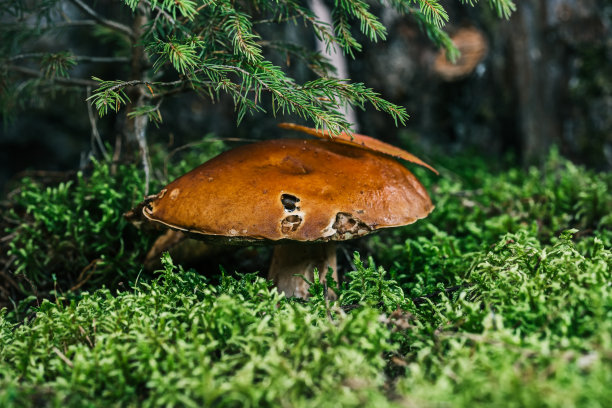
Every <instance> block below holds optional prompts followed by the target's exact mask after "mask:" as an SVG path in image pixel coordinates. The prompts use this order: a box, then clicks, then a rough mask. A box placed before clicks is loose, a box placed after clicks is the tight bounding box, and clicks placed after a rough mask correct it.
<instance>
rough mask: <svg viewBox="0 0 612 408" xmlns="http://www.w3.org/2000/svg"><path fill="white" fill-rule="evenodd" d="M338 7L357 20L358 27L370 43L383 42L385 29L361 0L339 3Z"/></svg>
mask: <svg viewBox="0 0 612 408" xmlns="http://www.w3.org/2000/svg"><path fill="white" fill-rule="evenodd" d="M339 5H340V7H343V8H344V11H345V12H348V13H350V14H352V15H353V16H354V17H356V18H357V20H359V26H360V30H361V32H362V33H364V34H365V35H366V36H367V37H368V38H369V39H370V41H374V42H376V41H377V40H378V39H381V40H384V39H385V38H386V35H387V29H386V28H385V26H384V25H382V23H381V22H380V21H379V20H378V18H377V17H376V16H374V15H373V14H372V13H370V11H369V8H370V6H369V5H368V4H367V3H366V2H364V1H362V0H346V1H345V2H340V3H339Z"/></svg>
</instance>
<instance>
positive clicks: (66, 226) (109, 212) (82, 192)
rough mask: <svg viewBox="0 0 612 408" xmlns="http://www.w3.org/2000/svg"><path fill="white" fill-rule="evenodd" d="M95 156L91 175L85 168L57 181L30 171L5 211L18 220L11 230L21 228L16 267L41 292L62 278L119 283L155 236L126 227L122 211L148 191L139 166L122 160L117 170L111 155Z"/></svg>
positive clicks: (67, 282) (65, 284)
mask: <svg viewBox="0 0 612 408" xmlns="http://www.w3.org/2000/svg"><path fill="white" fill-rule="evenodd" d="M92 164H93V169H92V172H91V174H90V175H89V176H88V177H85V175H84V174H83V173H82V172H79V173H78V174H77V177H76V180H74V181H68V182H66V183H60V184H59V185H57V186H55V187H43V186H41V185H39V184H37V183H36V182H35V181H33V180H31V179H24V180H23V181H22V186H21V190H20V191H19V194H18V195H17V196H16V197H15V198H14V207H13V208H12V209H11V210H10V212H9V213H8V214H7V216H8V218H9V219H11V220H14V222H15V223H16V224H17V226H16V227H14V228H13V229H11V230H9V231H7V232H8V233H9V234H14V235H15V238H14V239H13V240H12V241H11V242H10V249H9V253H8V255H9V256H13V257H15V260H14V264H13V272H14V274H16V275H24V276H25V277H26V278H27V280H28V281H29V282H30V284H31V285H33V286H34V287H35V288H36V289H34V290H35V292H36V293H37V292H38V291H41V292H42V293H41V294H43V295H44V293H45V292H47V291H49V290H50V289H55V287H54V286H57V285H59V288H60V289H62V290H68V289H70V288H78V287H81V286H82V285H84V284H85V283H87V286H99V285H100V284H102V282H104V283H105V284H106V285H111V286H114V285H116V283H117V282H119V281H120V280H123V279H126V278H130V277H135V276H134V274H135V273H137V272H138V270H140V268H141V266H140V259H139V258H140V257H141V256H142V253H143V251H145V250H146V248H147V245H148V244H149V241H150V239H148V238H147V237H146V236H143V235H140V234H137V233H136V231H135V230H133V228H131V227H129V228H128V222H127V221H126V220H125V219H124V217H123V213H124V212H125V211H127V210H128V209H129V208H131V206H133V205H134V204H135V203H137V202H138V201H139V200H140V199H141V198H142V195H143V192H142V178H141V174H140V171H138V170H137V169H136V167H135V166H118V167H117V172H116V173H115V174H112V173H111V170H110V165H109V164H108V163H106V162H96V161H94V162H93V163H92ZM87 286H86V287H87ZM30 290H31V288H29V287H24V288H23V291H24V292H25V293H29V292H30ZM37 294H38V293H37Z"/></svg>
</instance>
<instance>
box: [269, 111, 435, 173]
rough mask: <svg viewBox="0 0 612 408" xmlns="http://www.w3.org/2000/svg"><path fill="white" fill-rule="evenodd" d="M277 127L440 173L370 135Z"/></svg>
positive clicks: (407, 153)
mask: <svg viewBox="0 0 612 408" xmlns="http://www.w3.org/2000/svg"><path fill="white" fill-rule="evenodd" d="M278 127H280V128H282V129H290V130H297V131H299V132H303V133H306V134H309V135H311V136H315V137H318V138H319V139H328V140H330V141H332V142H336V143H343V144H350V145H353V146H359V147H361V148H364V149H369V150H373V151H375V152H379V153H382V154H386V155H387V156H392V157H395V158H398V159H403V160H406V161H409V162H411V163H415V164H418V165H420V166H423V167H425V168H427V169H429V170H431V171H433V172H434V173H436V174H440V173H438V170H436V169H434V168H433V167H431V166H430V165H429V164H427V163H425V162H424V161H423V160H421V159H419V158H418V157H416V156H415V155H414V154H412V153H410V152H407V151H405V150H403V149H400V148H399V147H395V146H393V145H391V144H389V143H385V142H383V141H382V140H378V139H375V138H373V137H370V136H366V135H360V134H359V133H353V134H350V135H349V134H346V133H344V132H343V133H339V134H337V135H332V134H331V133H329V131H327V130H320V129H314V128H310V127H307V126H302V125H297V124H295V123H279V124H278Z"/></svg>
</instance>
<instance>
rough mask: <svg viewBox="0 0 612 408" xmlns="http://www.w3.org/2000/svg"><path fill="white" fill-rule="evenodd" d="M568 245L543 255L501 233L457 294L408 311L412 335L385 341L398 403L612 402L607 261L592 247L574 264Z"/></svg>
mask: <svg viewBox="0 0 612 408" xmlns="http://www.w3.org/2000/svg"><path fill="white" fill-rule="evenodd" d="M574 232H575V231H574ZM571 237H572V234H571V232H567V233H564V234H562V235H561V237H560V238H559V239H557V240H556V242H555V243H554V245H552V246H549V247H545V246H543V245H542V244H541V243H540V242H539V241H538V239H537V238H536V237H535V236H534V235H533V234H531V233H529V232H526V231H522V232H519V233H516V234H508V235H506V236H504V237H502V238H501V239H500V240H499V241H498V242H497V243H496V244H495V246H494V247H493V249H491V250H490V251H489V252H488V253H482V254H480V255H478V257H477V259H476V261H475V263H474V265H473V266H472V268H471V269H470V270H469V273H468V274H467V276H466V277H465V282H466V284H467V285H468V287H467V288H464V289H462V290H461V291H460V292H456V293H455V294H454V295H453V296H446V295H440V296H439V298H438V299H439V300H438V299H436V301H435V302H427V303H425V304H423V305H422V306H420V307H413V308H411V312H412V313H413V315H412V321H411V325H412V326H413V327H414V329H413V330H407V331H405V332H404V333H402V334H396V335H395V336H396V339H397V341H399V342H400V343H401V344H402V346H401V347H400V354H401V355H402V357H403V359H404V360H405V361H406V366H405V370H406V372H405V374H406V376H405V378H404V379H403V380H401V381H400V384H399V389H400V390H402V391H401V392H402V393H405V394H407V395H408V396H407V397H406V398H407V399H408V400H413V401H415V400H416V401H420V400H423V399H426V400H427V401H428V403H429V404H432V405H435V404H437V403H442V402H444V403H449V404H451V405H453V406H473V405H474V403H476V404H477V405H481V406H492V405H495V406H498V405H504V406H505V405H508V404H516V405H521V406H533V407H539V406H561V405H563V406H602V407H603V406H605V405H606V404H607V402H609V401H610V399H611V398H612V391H611V390H610V387H609V382H610V380H612V359H611V358H610V357H611V354H610V351H611V350H612V290H611V289H610V285H609V282H610V279H611V278H612V252H611V251H610V250H609V249H604V247H603V245H602V243H601V241H599V240H598V239H595V240H594V246H593V247H592V248H591V251H590V252H589V254H588V255H583V254H581V253H580V252H579V251H578V249H577V247H576V244H574V243H573V242H572V241H571ZM606 401H607V402H606Z"/></svg>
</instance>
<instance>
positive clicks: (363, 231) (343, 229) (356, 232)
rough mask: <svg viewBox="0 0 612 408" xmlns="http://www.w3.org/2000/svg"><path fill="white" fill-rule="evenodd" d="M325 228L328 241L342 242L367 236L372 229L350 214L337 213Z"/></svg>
mask: <svg viewBox="0 0 612 408" xmlns="http://www.w3.org/2000/svg"><path fill="white" fill-rule="evenodd" d="M330 224H331V226H330V227H328V228H326V232H327V234H324V235H325V236H326V237H327V239H328V240H332V241H343V240H345V239H351V238H356V237H361V236H363V235H367V234H369V233H370V232H371V231H372V230H373V228H372V226H369V225H367V224H366V223H364V222H363V221H361V220H360V219H359V218H357V217H353V215H352V214H350V213H345V212H339V213H337V214H336V217H335V218H334V219H333V220H332V222H331V223H330Z"/></svg>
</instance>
